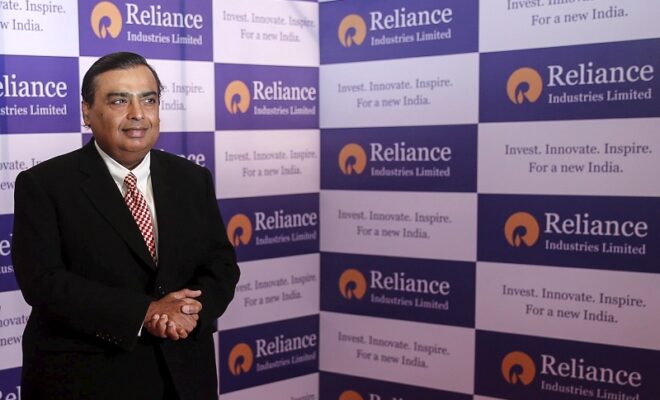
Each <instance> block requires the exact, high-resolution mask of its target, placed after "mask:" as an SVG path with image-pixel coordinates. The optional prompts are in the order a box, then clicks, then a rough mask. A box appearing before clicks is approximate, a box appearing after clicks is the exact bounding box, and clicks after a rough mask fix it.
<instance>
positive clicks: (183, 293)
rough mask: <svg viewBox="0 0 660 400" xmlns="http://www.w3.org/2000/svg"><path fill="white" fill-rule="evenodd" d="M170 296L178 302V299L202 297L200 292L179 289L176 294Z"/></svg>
mask: <svg viewBox="0 0 660 400" xmlns="http://www.w3.org/2000/svg"><path fill="white" fill-rule="evenodd" d="M170 295H171V296H172V297H174V298H175V299H179V300H180V299H184V298H186V297H191V298H194V297H199V296H201V295H202V291H201V290H190V289H181V290H177V291H176V292H172V293H170Z"/></svg>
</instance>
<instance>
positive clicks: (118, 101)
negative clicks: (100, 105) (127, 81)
mask: <svg viewBox="0 0 660 400" xmlns="http://www.w3.org/2000/svg"><path fill="white" fill-rule="evenodd" d="M126 102H127V101H126V99H122V98H118V99H112V100H110V104H126Z"/></svg>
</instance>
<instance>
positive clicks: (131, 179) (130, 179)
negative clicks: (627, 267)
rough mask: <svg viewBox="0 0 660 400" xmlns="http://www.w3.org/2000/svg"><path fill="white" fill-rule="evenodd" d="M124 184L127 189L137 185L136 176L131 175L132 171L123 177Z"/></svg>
mask: <svg viewBox="0 0 660 400" xmlns="http://www.w3.org/2000/svg"><path fill="white" fill-rule="evenodd" d="M124 185H126V187H127V188H128V189H134V188H135V187H137V178H136V177H135V175H133V173H132V172H129V173H128V175H126V177H125V178H124Z"/></svg>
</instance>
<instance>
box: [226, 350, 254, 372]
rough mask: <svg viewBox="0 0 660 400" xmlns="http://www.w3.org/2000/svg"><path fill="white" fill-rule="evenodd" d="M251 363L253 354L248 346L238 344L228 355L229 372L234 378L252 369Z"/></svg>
mask: <svg viewBox="0 0 660 400" xmlns="http://www.w3.org/2000/svg"><path fill="white" fill-rule="evenodd" d="M253 361H254V353H252V349H251V348H250V346H248V345H247V344H245V343H239V344H237V345H236V346H234V348H233V349H231V352H230V353H229V360H228V363H229V372H231V374H232V375H234V376H239V375H240V374H242V373H244V372H248V371H250V369H251V368H252V363H253Z"/></svg>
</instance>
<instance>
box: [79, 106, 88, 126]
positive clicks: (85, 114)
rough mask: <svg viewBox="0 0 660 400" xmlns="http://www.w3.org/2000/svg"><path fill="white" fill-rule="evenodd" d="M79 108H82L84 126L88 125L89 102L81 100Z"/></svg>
mask: <svg viewBox="0 0 660 400" xmlns="http://www.w3.org/2000/svg"><path fill="white" fill-rule="evenodd" d="M80 109H81V110H82V117H83V123H84V124H85V126H90V118H89V104H87V102H85V101H81V102H80Z"/></svg>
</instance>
